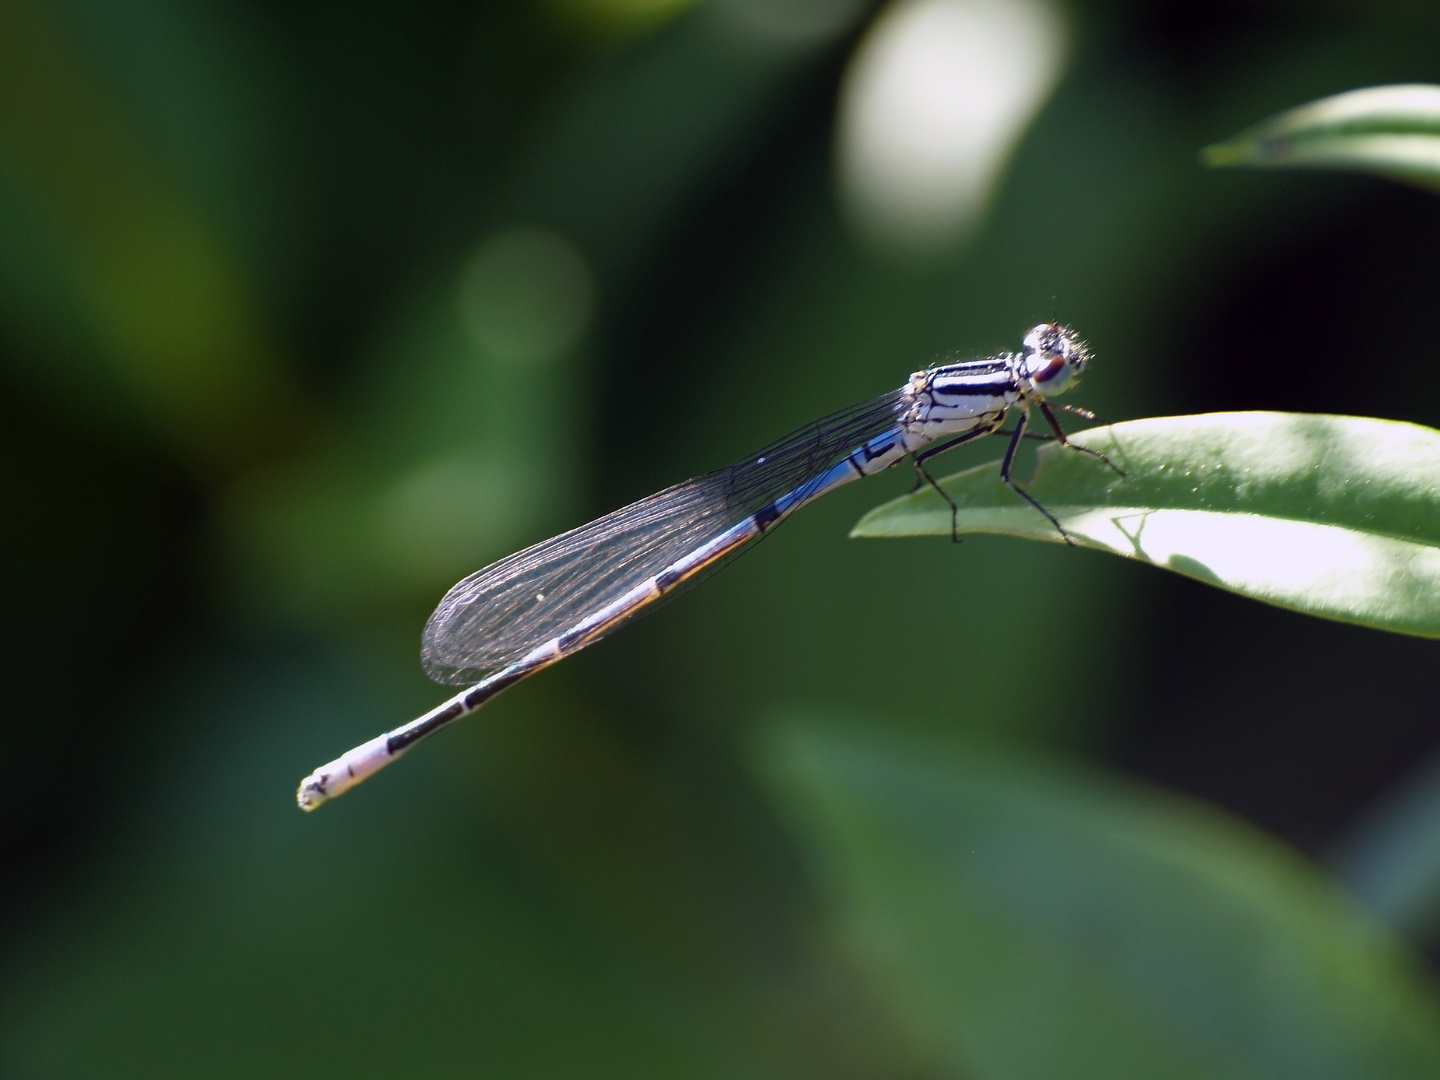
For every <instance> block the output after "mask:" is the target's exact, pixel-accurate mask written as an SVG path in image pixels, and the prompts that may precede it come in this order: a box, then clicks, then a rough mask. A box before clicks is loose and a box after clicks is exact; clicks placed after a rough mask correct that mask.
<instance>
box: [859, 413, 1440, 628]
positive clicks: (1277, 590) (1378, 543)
mask: <svg viewBox="0 0 1440 1080" xmlns="http://www.w3.org/2000/svg"><path fill="white" fill-rule="evenodd" d="M1074 441H1075V442H1076V443H1078V444H1080V445H1082V446H1087V447H1090V448H1092V449H1096V450H1100V451H1102V452H1103V453H1105V454H1106V455H1108V456H1109V458H1110V460H1111V461H1113V462H1114V463H1115V465H1116V466H1118V467H1119V468H1120V469H1123V470H1124V472H1125V475H1124V476H1121V475H1119V474H1118V473H1116V472H1115V471H1112V470H1110V469H1107V468H1106V467H1105V466H1104V464H1103V463H1101V462H1099V461H1097V460H1095V459H1094V458H1092V457H1088V456H1085V455H1082V454H1078V453H1073V452H1067V451H1066V450H1064V449H1063V448H1062V447H1058V446H1053V445H1052V446H1047V447H1045V448H1044V449H1043V450H1042V451H1041V452H1040V455H1039V459H1040V466H1039V468H1038V471H1037V473H1036V475H1035V478H1034V480H1033V481H1031V482H1027V483H1026V487H1027V490H1029V491H1030V493H1031V494H1032V495H1034V497H1035V498H1036V499H1038V500H1039V501H1040V502H1041V503H1042V504H1043V505H1044V506H1045V507H1046V508H1047V509H1049V510H1050V512H1051V513H1053V514H1054V515H1055V516H1056V518H1058V519H1059V521H1060V522H1061V524H1063V525H1064V527H1065V529H1066V530H1067V531H1068V532H1069V533H1070V534H1071V535H1072V536H1073V537H1074V539H1075V540H1076V541H1077V542H1078V543H1083V544H1086V545H1089V546H1093V547H1096V548H1100V549H1101V550H1104V551H1110V552H1113V553H1115V554H1117V555H1125V556H1127V557H1129V558H1134V559H1141V560H1143V561H1145V562H1150V563H1153V564H1155V565H1156V566H1162V567H1165V568H1166V569H1168V570H1175V571H1177V572H1179V573H1182V574H1186V575H1188V576H1189V577H1193V578H1196V579H1197V580H1200V581H1204V582H1208V583H1210V584H1213V585H1219V586H1221V587H1222V588H1226V589H1230V590H1232V591H1234V592H1237V593H1241V594H1243V595H1245V596H1251V597H1254V598H1255V599H1257V600H1264V601H1266V602H1267V603H1271V604H1276V605H1278V606H1280V607H1286V608H1291V609H1293V610H1295V611H1302V612H1306V613H1308V614H1312V615H1319V616H1322V617H1324V618H1329V619H1338V620H1340V621H1343V622H1352V623H1360V624H1362V625H1365V626H1374V627H1378V628H1381V629H1386V630H1394V631H1396V632H1399V633H1406V634H1416V635H1419V636H1423V637H1440V431H1435V430H1433V429H1431V428H1425V427H1419V426H1417V425H1414V424H1402V423H1395V422H1391V421H1385V420H1367V419H1361V418H1357V417H1345V416H1311V415H1299V414H1289V413H1216V414H1211V415H1205V416H1179V417H1168V418H1163V419H1156V420H1141V421H1135V422H1132V423H1126V424H1116V425H1114V426H1113V427H1107V428H1097V429H1094V430H1091V431H1087V432H1083V433H1081V434H1079V435H1077V436H1075V437H1074ZM941 485H942V486H943V487H944V488H945V490H946V491H947V492H948V493H949V494H950V496H951V498H952V499H954V500H955V502H956V504H957V505H958V507H959V511H958V513H957V514H956V517H955V524H956V527H957V528H958V530H959V531H961V532H998V533H1009V534H1012V535H1015V536H1024V537H1028V538H1031V539H1037V540H1055V541H1059V540H1060V539H1061V537H1060V535H1059V534H1058V533H1057V532H1056V531H1055V529H1054V528H1053V527H1052V526H1051V525H1050V524H1049V522H1047V521H1046V520H1045V518H1044V517H1043V516H1041V515H1040V514H1039V513H1037V512H1036V511H1035V510H1034V509H1032V508H1031V507H1029V506H1027V505H1026V504H1025V503H1024V502H1023V501H1021V499H1020V498H1019V497H1018V496H1016V495H1015V494H1014V493H1013V492H1012V491H1010V490H1009V489H1008V488H1007V487H1006V486H1005V485H1004V484H1002V483H1001V481H1000V479H999V473H998V469H997V467H996V465H995V464H994V463H991V464H989V465H984V466H981V467H979V468H974V469H970V470H967V471H966V472H962V473H958V474H956V475H954V476H951V477H948V478H946V479H944V480H942V481H941ZM950 530H951V511H950V508H949V507H948V506H947V505H946V504H945V502H944V500H942V499H941V498H940V496H939V494H938V493H936V492H935V491H934V490H933V489H930V488H928V487H927V488H925V489H922V490H920V491H917V492H915V493H913V494H911V495H907V496H904V497H902V498H899V499H896V500H895V501H893V502H891V503H888V504H886V505H884V506H881V507H878V508H876V509H875V510H872V511H871V512H870V513H869V514H867V515H866V516H865V517H864V518H863V519H862V520H861V521H860V523H859V524H858V525H856V527H855V529H854V532H853V533H852V535H854V536H863V537H894V536H948V535H949V534H950Z"/></svg>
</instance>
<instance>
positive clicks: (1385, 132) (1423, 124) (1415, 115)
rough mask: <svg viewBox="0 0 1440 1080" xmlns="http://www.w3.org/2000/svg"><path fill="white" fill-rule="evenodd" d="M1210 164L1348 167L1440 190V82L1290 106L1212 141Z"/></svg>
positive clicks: (1207, 158)
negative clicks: (1218, 140)
mask: <svg viewBox="0 0 1440 1080" xmlns="http://www.w3.org/2000/svg"><path fill="white" fill-rule="evenodd" d="M1203 157H1204V160H1205V163H1206V164H1207V165H1221V166H1224V165H1244V166H1251V167H1259V168H1305V169H1345V170H1350V171H1357V172H1368V173H1376V174H1378V175H1380V176H1388V177H1390V178H1392V179H1396V180H1405V181H1408V182H1410V183H1414V184H1419V185H1420V186H1422V187H1429V188H1434V189H1437V190H1440V86H1427V85H1421V84H1412V85H1405V86H1375V87H1369V88H1367V89H1364V90H1352V91H1349V92H1348V93H1344V94H1336V95H1335V96H1334V97H1327V98H1322V99H1320V100H1319V101H1314V102H1311V103H1310V104H1308V105H1302V106H1300V107H1299V108H1297V109H1290V110H1289V111H1287V112H1283V113H1280V114H1279V115H1278V116H1273V117H1271V118H1270V119H1268V120H1266V121H1264V122H1262V123H1260V124H1257V125H1256V126H1254V127H1252V128H1249V129H1248V130H1246V131H1242V132H1241V133H1240V134H1239V135H1236V136H1235V137H1234V138H1232V139H1228V140H1226V141H1225V142H1221V143H1216V144H1215V145H1214V146H1207V147H1206V148H1205V150H1204V151H1203Z"/></svg>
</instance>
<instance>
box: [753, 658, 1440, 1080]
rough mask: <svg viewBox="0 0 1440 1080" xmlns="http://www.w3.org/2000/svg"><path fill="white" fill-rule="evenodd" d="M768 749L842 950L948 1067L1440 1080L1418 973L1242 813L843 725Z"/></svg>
mask: <svg viewBox="0 0 1440 1080" xmlns="http://www.w3.org/2000/svg"><path fill="white" fill-rule="evenodd" d="M929 674H930V675H932V676H935V677H940V678H943V675H944V669H943V665H941V666H940V667H939V668H938V669H937V668H934V666H933V665H932V669H931V670H930V671H929ZM932 690H933V688H932ZM764 751H765V752H764V757H763V759H762V761H763V765H764V767H765V771H766V774H767V776H768V778H769V780H770V781H771V783H772V785H773V787H774V788H775V789H776V790H777V791H778V792H779V794H780V796H781V804H782V806H784V807H785V808H786V809H788V810H789V811H790V818H791V820H792V822H793V824H794V826H795V828H796V831H797V834H798V836H799V838H800V839H801V841H802V843H803V844H804V846H805V848H806V850H807V853H808V856H809V860H810V863H811V865H812V868H813V869H814V871H815V872H816V875H817V878H818V882H819V885H820V888H821V890H822V894H823V895H825V896H826V898H827V900H828V907H829V911H830V914H831V918H832V922H833V923H834V924H835V927H836V929H837V931H838V933H839V938H840V941H841V942H842V945H843V947H844V948H845V949H846V951H847V952H848V954H849V955H850V956H851V957H852V958H853V959H854V961H855V962H857V963H858V964H859V965H860V966H861V968H862V969H863V970H866V971H867V972H868V973H869V974H870V975H871V977H872V981H873V983H874V985H876V987H877V989H878V990H879V992H880V993H881V995H882V997H883V998H884V999H885V1000H886V1001H888V1002H889V1004H890V1006H891V1008H892V1009H893V1011H894V1014H895V1016H896V1017H897V1019H898V1021H899V1022H900V1023H901V1024H903V1025H904V1026H905V1028H906V1029H907V1032H908V1034H909V1036H910V1038H911V1039H912V1041H913V1042H914V1044H915V1046H916V1048H917V1051H918V1052H919V1053H920V1054H921V1056H922V1059H925V1060H928V1062H929V1063H930V1064H931V1066H932V1067H933V1068H934V1069H935V1071H936V1072H941V1073H944V1074H946V1075H948V1074H950V1071H951V1070H953V1071H954V1072H955V1073H958V1074H960V1075H966V1076H983V1077H988V1078H992V1080H1009V1078H1015V1080H1021V1078H1024V1080H1044V1078H1051V1077H1053V1078H1056V1080H1060V1078H1064V1080H1077V1078H1085V1077H1096V1078H1101V1077H1103V1078H1105V1080H1120V1078H1126V1077H1135V1078H1142V1077H1143V1078H1147V1080H1148V1078H1152V1077H1166V1078H1167V1080H1191V1078H1194V1080H1198V1078H1202V1077H1205V1078H1208V1077H1215V1078H1222V1077H1223V1078H1225V1080H1236V1078H1240V1080H1251V1078H1261V1077H1264V1078H1280V1077H1293V1078H1295V1080H1300V1078H1304V1080H1316V1078H1332V1080H1340V1078H1351V1077H1353V1078H1356V1080H1360V1078H1364V1080H1377V1078H1401V1077H1414V1078H1417V1080H1418V1078H1419V1077H1431V1076H1436V1075H1440V1011H1437V1008H1436V1001H1435V995H1434V992H1433V988H1432V987H1431V986H1429V985H1428V984H1427V982H1426V980H1425V979H1424V977H1423V975H1422V974H1421V971H1422V965H1421V963H1420V962H1419V961H1418V959H1417V958H1416V957H1415V956H1414V955H1413V954H1411V953H1409V952H1408V951H1407V950H1406V949H1405V947H1404V946H1403V945H1401V943H1400V942H1399V941H1398V939H1396V938H1394V937H1392V936H1391V935H1390V934H1388V933H1387V932H1386V931H1385V930H1384V928H1383V927H1381V926H1380V925H1379V924H1378V923H1376V922H1374V921H1372V920H1371V919H1370V918H1369V917H1367V916H1366V914H1365V913H1364V912H1363V910H1362V909H1361V908H1360V907H1359V906H1358V905H1357V904H1355V903H1354V902H1352V901H1350V900H1349V899H1348V898H1347V897H1346V896H1345V895H1344V894H1343V893H1341V892H1340V890H1338V889H1337V888H1335V887H1334V886H1333V885H1332V884H1331V883H1330V882H1329V881H1328V880H1327V879H1325V878H1324V877H1323V876H1322V875H1321V874H1320V873H1319V872H1318V871H1317V870H1316V869H1315V868H1314V867H1313V866H1312V865H1310V864H1309V863H1307V862H1306V861H1304V860H1303V859H1302V858H1300V857H1299V856H1298V855H1296V854H1295V853H1293V852H1291V851H1289V850H1288V849H1286V848H1284V847H1283V846H1281V845H1280V844H1278V843H1276V842H1275V841H1273V840H1271V839H1269V838H1267V837H1266V836H1264V835H1263V834H1260V833H1259V832H1257V831H1255V830H1253V829H1251V828H1249V827H1247V826H1245V825H1244V824H1242V823H1240V822H1237V821H1235V820H1233V819H1231V818H1229V817H1227V816H1225V815H1223V814H1220V813H1218V812H1216V811H1213V810H1211V809H1209V808H1207V807H1204V806H1201V805H1197V804H1194V803H1191V802H1189V801H1186V800H1182V799H1179V798H1175V797H1173V796H1169V795H1166V794H1163V793H1161V792H1159V791H1154V790H1147V789H1140V788H1136V787H1133V786H1130V785H1124V784H1122V783H1121V782H1120V781H1119V780H1117V779H1114V778H1111V777H1107V776H1104V775H1096V774H1092V773H1089V772H1086V771H1082V770H1081V769H1079V768H1078V767H1075V766H1070V765H1065V764H1063V763H1059V762H1043V761H1038V760H1033V759H1027V758H1026V757H1022V756H1019V755H1018V754H1016V753H1014V752H1005V751H1000V750H998V749H995V748H990V749H985V750H981V749H980V748H977V747H973V746H972V747H969V748H961V747H954V746H949V747H947V746H939V745H933V744H924V745H922V744H919V743H915V742H910V741H905V740H901V739H899V738H897V737H896V736H895V735H893V734H892V733H890V732H888V731H887V732H880V731H874V732H870V733H867V734H859V733H856V732H853V731H852V732H849V733H845V734H841V733H839V732H837V730H836V726H835V724H834V722H833V719H829V720H820V721H811V722H801V723H792V724H790V725H787V726H784V727H783V728H781V729H780V732H779V735H778V737H773V738H772V739H771V740H770V742H769V744H768V745H767V746H766V747H765V748H764Z"/></svg>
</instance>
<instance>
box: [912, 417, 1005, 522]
mask: <svg viewBox="0 0 1440 1080" xmlns="http://www.w3.org/2000/svg"><path fill="white" fill-rule="evenodd" d="M1004 421H1005V414H1004V413H1001V414H1000V415H999V416H997V417H995V419H994V421H993V422H992V423H989V424H986V425H985V426H983V427H977V428H973V429H971V430H970V431H967V432H965V433H964V434H963V435H956V436H955V438H953V439H949V440H947V441H946V442H943V443H941V444H940V445H939V446H932V447H930V448H929V449H928V450H922V451H920V453H918V454H911V455H910V462H911V464H912V465H914V466H915V486H914V487H913V488H911V489H910V490H911V491H912V492H913V491H919V490H920V486H921V485H922V484H929V485H930V486H931V487H932V488H934V489H935V491H936V492H937V493H938V494H939V496H940V497H941V498H942V499H944V500H945V501H946V502H947V503H948V504H949V505H950V542H951V543H952V544H958V543H959V542H960V507H959V506H958V505H957V504H956V502H955V500H954V499H952V498H950V496H949V495H948V494H946V492H945V489H944V488H942V487H941V486H940V485H939V484H937V483H936V482H935V478H934V477H933V476H931V475H930V470H929V469H927V468H925V462H927V461H929V460H930V459H931V458H932V457H934V456H935V455H936V454H943V453H945V451H946V450H953V449H954V448H955V447H957V446H959V445H960V444H961V443H967V442H970V441H971V440H972V439H983V438H984V437H985V436H986V435H993V434H994V433H995V430H996V429H997V428H999V426H1000V425H1001V424H1002V423H1004Z"/></svg>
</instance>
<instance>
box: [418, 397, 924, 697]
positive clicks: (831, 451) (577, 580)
mask: <svg viewBox="0 0 1440 1080" xmlns="http://www.w3.org/2000/svg"><path fill="white" fill-rule="evenodd" d="M902 397H903V393H902V391H900V390H895V391H892V392H891V393H889V394H886V395H885V396H883V397H879V398H876V399H874V400H873V401H868V402H865V403H863V404H861V405H855V406H852V407H851V408H848V409H844V410H841V411H840V412H837V413H832V414H831V415H829V416H826V417H823V418H822V419H820V420H817V421H815V422H814V423H813V424H809V425H807V426H806V427H803V428H801V429H800V430H799V431H795V432H792V433H791V434H790V435H787V436H786V437H785V438H783V439H781V440H779V441H778V442H776V443H773V444H771V445H770V446H767V447H766V448H765V449H763V450H760V451H758V452H757V453H754V454H751V455H750V456H748V457H746V458H743V459H742V460H740V461H737V462H735V463H734V464H733V465H729V466H727V467H725V468H723V469H717V470H716V471H715V472H710V473H705V474H704V475H702V476H697V477H695V478H694V479H693V480H686V481H685V482H684V483H682V484H676V485H675V486H674V487H669V488H666V489H665V490H664V491H660V492H657V493H656V494H654V495H650V496H648V497H646V498H644V499H641V500H640V501H639V502H634V503H631V504H630V505H629V506H623V507H621V508H620V509H619V510H615V511H613V512H611V513H609V514H606V515H605V516H604V517H601V518H597V519H596V520H594V521H592V522H590V523H589V524H588V525H581V526H580V527H579V528H578V529H571V530H570V531H569V532H567V533H561V534H560V535H559V536H555V537H552V538H550V539H549V540H543V541H541V542H540V543H538V544H535V545H533V546H531V547H528V548H526V549H525V550H524V551H517V552H516V553H515V554H514V555H508V556H506V557H505V558H503V559H501V560H499V561H498V562H494V563H491V564H490V565H489V566H487V567H485V568H484V569H483V570H478V571H476V572H475V573H473V574H471V575H470V576H469V577H467V578H465V579H464V580H463V581H461V582H460V583H459V584H457V585H456V586H455V587H454V588H452V589H451V590H450V591H449V592H448V593H446V594H445V598H444V599H443V600H441V601H440V606H439V607H437V608H436V609H435V613H434V614H433V615H431V616H430V621H429V622H428V623H427V624H426V626H425V634H424V637H423V639H422V645H421V650H420V656H421V660H422V661H423V663H424V665H425V671H426V673H427V674H429V676H430V677H431V678H432V679H434V680H435V681H436V682H442V683H450V684H452V685H465V684H468V683H473V682H479V681H480V680H481V679H483V678H484V677H485V676H486V675H488V674H490V673H491V672H493V671H496V670H498V669H499V668H502V667H504V666H505V665H507V664H510V663H513V662H514V661H516V660H518V659H520V658H521V657H522V656H524V655H525V654H526V653H528V652H530V650H531V649H533V648H535V647H536V646H537V645H542V644H544V643H545V642H547V641H549V640H550V639H551V638H554V637H556V636H557V635H559V634H562V633H564V632H565V631H566V630H568V629H570V628H571V627H573V626H574V625H575V624H576V623H578V622H579V621H580V620H581V619H583V618H584V617H585V616H586V615H589V614H590V613H592V612H594V611H597V610H599V609H600V608H602V607H604V606H605V605H606V604H608V603H609V602H610V601H612V600H614V599H615V598H616V597H618V596H621V595H622V594H624V593H625V592H627V591H628V590H630V589H631V588H633V587H635V586H636V585H638V584H640V583H641V582H643V581H645V580H646V579H647V578H650V577H653V576H654V575H655V574H658V573H659V572H660V571H661V570H663V569H665V567H667V566H669V565H670V564H671V563H673V562H675V561H676V560H677V559H679V558H680V557H681V556H682V555H685V554H686V553H688V552H690V551H694V550H695V549H696V548H698V547H699V546H700V545H701V544H703V543H704V542H705V541H707V540H709V539H711V538H712V537H714V536H717V535H719V534H720V533H722V532H724V531H725V530H726V529H728V528H730V527H731V526H732V525H736V524H738V523H739V522H741V521H743V520H745V519H746V518H747V517H749V516H750V515H751V514H753V513H755V511H757V510H759V509H760V508H761V507H763V506H766V505H768V504H769V503H771V502H774V501H775V500H776V499H777V498H779V497H780V496H781V495H784V494H785V493H786V492H789V491H792V490H794V489H795V488H796V487H798V486H799V485H800V484H801V483H803V482H804V481H805V480H807V479H809V478H811V477H813V476H815V475H816V474H817V473H819V472H821V471H822V470H824V469H826V468H829V467H830V466H831V465H833V464H835V463H836V462H838V461H840V460H841V459H842V458H844V457H845V455H846V454H848V453H849V452H850V451H851V450H853V449H855V447H857V446H859V445H860V444H862V443H864V442H865V441H866V440H867V439H870V438H872V437H874V436H875V435H879V434H881V433H882V432H884V431H886V430H888V429H889V428H890V427H892V426H894V424H895V422H896V419H897V417H898V415H899V410H900V405H901V400H902ZM668 598H669V597H668V596H667V599H668ZM656 606H658V604H657V605H656ZM602 636H603V635H602ZM597 640H598V638H597Z"/></svg>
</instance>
